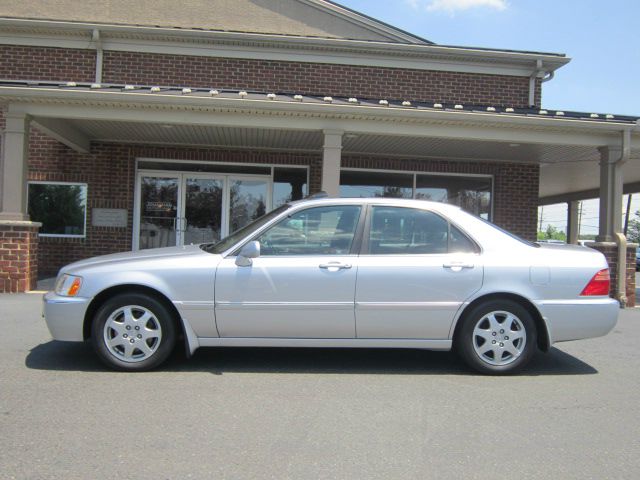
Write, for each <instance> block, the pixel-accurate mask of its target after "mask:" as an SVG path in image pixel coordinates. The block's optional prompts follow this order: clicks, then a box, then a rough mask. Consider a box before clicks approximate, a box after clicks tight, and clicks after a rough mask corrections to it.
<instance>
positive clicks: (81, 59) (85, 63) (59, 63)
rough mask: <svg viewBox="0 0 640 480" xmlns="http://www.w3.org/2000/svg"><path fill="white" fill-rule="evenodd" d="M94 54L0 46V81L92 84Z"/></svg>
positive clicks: (87, 51)
mask: <svg viewBox="0 0 640 480" xmlns="http://www.w3.org/2000/svg"><path fill="white" fill-rule="evenodd" d="M95 71H96V53H95V51H92V50H82V49H73V48H64V49H63V48H50V47H27V46H14V45H1V46H0V78H2V79H16V80H53V81H61V82H64V81H71V80H73V81H76V82H92V81H93V80H94V79H95Z"/></svg>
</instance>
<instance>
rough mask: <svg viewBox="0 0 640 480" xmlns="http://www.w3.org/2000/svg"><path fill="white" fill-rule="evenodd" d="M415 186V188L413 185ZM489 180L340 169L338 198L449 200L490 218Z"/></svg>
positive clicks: (480, 177)
mask: <svg viewBox="0 0 640 480" xmlns="http://www.w3.org/2000/svg"><path fill="white" fill-rule="evenodd" d="M414 185H415V188H414ZM491 189H492V179H491V177H489V176H477V177H466V176H463V175H434V174H422V173H408V172H407V173H397V172H380V171H377V172H370V171H366V170H342V171H341V172H340V196H341V197H391V198H416V199H419V200H431V201H433V202H443V203H450V204H453V205H458V206H460V207H461V208H462V209H463V210H465V211H467V212H470V213H473V214H474V215H478V216H479V217H482V218H484V219H485V220H490V219H491Z"/></svg>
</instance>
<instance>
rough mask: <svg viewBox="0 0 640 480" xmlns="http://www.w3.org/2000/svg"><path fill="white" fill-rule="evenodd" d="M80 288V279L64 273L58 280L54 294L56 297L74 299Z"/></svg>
mask: <svg viewBox="0 0 640 480" xmlns="http://www.w3.org/2000/svg"><path fill="white" fill-rule="evenodd" d="M81 286H82V277H76V276H75V275H69V274H67V273H65V274H64V275H61V276H60V277H59V278H58V281H57V282H56V288H55V292H56V295H62V296H63V297H75V296H76V295H77V294H78V291H79V290H80V287H81Z"/></svg>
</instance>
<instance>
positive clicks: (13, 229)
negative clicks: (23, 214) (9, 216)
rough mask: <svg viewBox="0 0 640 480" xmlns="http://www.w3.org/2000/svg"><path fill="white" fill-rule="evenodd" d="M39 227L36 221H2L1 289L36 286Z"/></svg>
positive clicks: (0, 236)
mask: <svg viewBox="0 0 640 480" xmlns="http://www.w3.org/2000/svg"><path fill="white" fill-rule="evenodd" d="M39 227H40V224H34V223H32V222H6V221H3V222H0V293H16V292H24V291H26V290H34V289H35V288H36V280H37V279H36V275H37V272H38V228H39Z"/></svg>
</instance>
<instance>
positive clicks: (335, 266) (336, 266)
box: [318, 262, 351, 271]
mask: <svg viewBox="0 0 640 480" xmlns="http://www.w3.org/2000/svg"><path fill="white" fill-rule="evenodd" d="M318 267H320V268H322V269H323V270H329V271H338V270H348V269H350V268H351V264H350V263H340V262H329V263H321V264H320V265H318Z"/></svg>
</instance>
